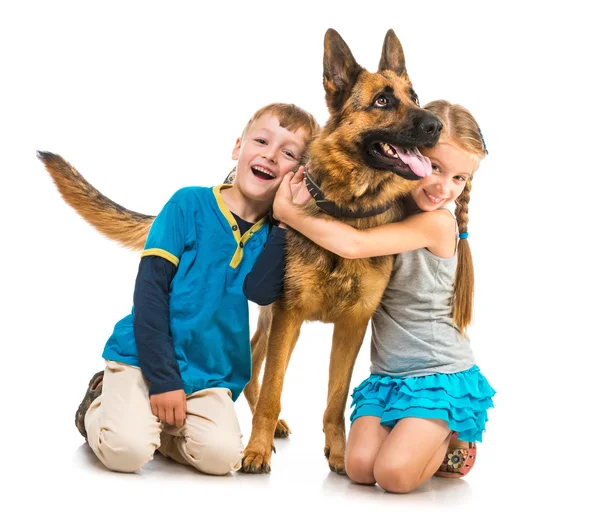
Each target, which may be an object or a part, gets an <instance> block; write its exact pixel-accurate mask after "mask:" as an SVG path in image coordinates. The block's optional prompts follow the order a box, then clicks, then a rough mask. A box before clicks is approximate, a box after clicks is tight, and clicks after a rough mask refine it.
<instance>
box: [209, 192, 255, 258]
mask: <svg viewBox="0 0 600 532" xmlns="http://www.w3.org/2000/svg"><path fill="white" fill-rule="evenodd" d="M232 186H233V185H226V184H222V185H217V186H215V187H213V193H214V195H215V198H216V200H217V205H218V206H219V209H220V211H221V212H222V213H223V216H225V218H226V220H227V221H228V222H229V226H230V227H231V233H232V234H233V237H234V238H235V241H236V242H237V248H236V250H235V253H234V254H233V257H231V261H230V262H229V266H231V267H232V268H237V267H238V266H239V264H240V262H242V258H243V256H244V246H245V245H246V243H247V242H248V240H250V239H251V238H252V236H253V235H254V234H255V233H256V232H257V231H258V230H259V229H260V228H261V227H262V226H263V225H264V224H265V223H266V221H267V217H266V216H265V217H264V218H261V219H260V220H259V221H258V222H256V223H255V224H254V225H253V226H252V227H251V228H250V229H248V231H246V232H245V233H244V236H241V234H240V229H239V227H238V225H237V222H236V221H235V218H234V217H233V214H231V211H230V210H229V209H228V208H227V205H225V202H224V201H223V196H222V195H221V190H222V189H224V188H231V187H232Z"/></svg>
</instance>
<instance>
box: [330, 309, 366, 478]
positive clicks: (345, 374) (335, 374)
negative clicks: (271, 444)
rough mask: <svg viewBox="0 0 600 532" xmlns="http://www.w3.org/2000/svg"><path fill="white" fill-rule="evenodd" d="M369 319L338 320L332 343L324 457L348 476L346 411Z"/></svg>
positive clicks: (341, 473)
mask: <svg viewBox="0 0 600 532" xmlns="http://www.w3.org/2000/svg"><path fill="white" fill-rule="evenodd" d="M368 323H369V318H368V317H367V318H366V319H365V318H363V317H361V318H360V319H358V320H357V319H356V318H352V317H351V318H350V319H345V320H344V321H338V322H336V323H335V325H334V328H333V343H332V346H331V358H330V361H329V386H328V392H327V408H326V409H325V413H324V415H323V432H324V433H325V456H326V458H327V460H328V462H329V469H331V471H334V472H335V473H338V474H340V475H345V474H346V468H345V465H344V455H345V453H346V424H345V418H344V410H345V409H346V400H347V399H348V391H349V389H350V379H351V378H352V370H353V369H354V363H355V361H356V356H357V355H358V352H359V350H360V346H361V344H362V341H363V339H364V337H365V332H366V330H367V325H368Z"/></svg>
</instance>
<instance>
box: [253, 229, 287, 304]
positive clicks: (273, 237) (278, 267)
mask: <svg viewBox="0 0 600 532" xmlns="http://www.w3.org/2000/svg"><path fill="white" fill-rule="evenodd" d="M285 233H286V230H285V229H281V228H280V227H277V226H275V227H273V228H272V229H271V234H270V235H269V238H268V239H267V242H266V244H265V248H264V249H263V250H262V252H261V254H260V255H259V256H258V259H256V262H255V263H254V267H253V268H252V271H251V272H250V273H249V274H248V275H246V279H244V294H245V295H246V297H247V298H248V299H249V300H250V301H254V302H255V303H256V304H258V305H270V304H271V303H273V302H274V301H276V300H277V299H279V297H280V296H281V294H282V293H283V277H284V275H285Z"/></svg>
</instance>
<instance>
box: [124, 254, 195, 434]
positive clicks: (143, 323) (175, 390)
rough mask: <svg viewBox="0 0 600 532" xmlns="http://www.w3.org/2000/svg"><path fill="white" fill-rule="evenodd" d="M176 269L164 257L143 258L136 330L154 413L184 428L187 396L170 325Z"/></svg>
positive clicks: (136, 298)
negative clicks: (170, 293) (172, 283)
mask: <svg viewBox="0 0 600 532" xmlns="http://www.w3.org/2000/svg"><path fill="white" fill-rule="evenodd" d="M176 271H177V268H176V266H175V265H174V264H173V263H171V262H169V261H168V260H166V259H163V258H162V257H157V256H148V257H143V258H142V260H141V261H140V267H139V270H138V275H137V278H136V282H135V292H134V295H133V305H134V316H133V332H134V335H135V342H136V345H137V350H138V359H139V362H140V369H141V370H142V374H143V375H144V377H145V378H146V379H147V380H148V381H149V383H150V404H151V408H152V412H153V414H154V415H156V416H157V417H158V418H159V419H160V420H161V421H165V422H167V423H169V424H171V425H177V426H178V427H180V426H182V425H183V424H184V422H185V412H186V406H185V401H186V399H185V393H184V391H183V382H182V380H181V374H180V373H179V366H178V364H177V360H176V358H175V349H174V347H173V338H172V336H171V331H170V326H169V286H170V284H171V281H172V279H173V277H174V275H175V272H176Z"/></svg>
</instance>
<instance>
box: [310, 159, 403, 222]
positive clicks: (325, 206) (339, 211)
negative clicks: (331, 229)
mask: <svg viewBox="0 0 600 532" xmlns="http://www.w3.org/2000/svg"><path fill="white" fill-rule="evenodd" d="M304 182H305V183H306V188H307V189H308V191H309V192H310V195H311V196H312V197H313V198H314V200H315V202H316V203H317V206H318V207H319V209H321V210H322V211H324V212H326V213H327V214H329V215H331V216H333V217H335V218H368V217H369V216H375V215H376V214H381V213H382V212H385V211H387V210H388V209H389V208H390V206H391V203H386V204H385V205H382V206H381V207H374V208H373V209H369V210H368V211H360V210H359V211H350V210H348V209H347V208H346V207H342V206H341V205H337V204H336V203H334V202H333V201H329V200H326V199H325V195H324V194H323V191H322V190H321V189H320V188H319V186H318V185H317V184H316V183H315V182H314V181H313V180H312V178H311V177H310V174H309V173H308V169H305V170H304Z"/></svg>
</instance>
